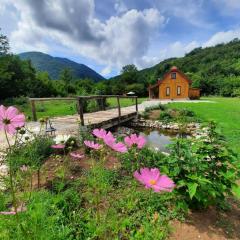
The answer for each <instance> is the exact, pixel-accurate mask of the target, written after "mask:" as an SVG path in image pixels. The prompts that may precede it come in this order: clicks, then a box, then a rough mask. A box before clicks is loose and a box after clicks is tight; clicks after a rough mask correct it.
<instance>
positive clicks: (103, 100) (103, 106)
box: [101, 97, 106, 111]
mask: <svg viewBox="0 0 240 240" xmlns="http://www.w3.org/2000/svg"><path fill="white" fill-rule="evenodd" d="M105 99H106V98H105V97H103V98H101V103H102V109H101V110H103V111H105V110H106V107H105Z"/></svg>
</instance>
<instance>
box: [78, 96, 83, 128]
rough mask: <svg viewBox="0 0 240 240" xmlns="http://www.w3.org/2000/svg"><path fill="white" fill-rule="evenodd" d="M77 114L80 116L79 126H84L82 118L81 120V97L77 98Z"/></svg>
mask: <svg viewBox="0 0 240 240" xmlns="http://www.w3.org/2000/svg"><path fill="white" fill-rule="evenodd" d="M78 113H79V116H80V124H81V126H84V118H83V101H82V98H81V97H78Z"/></svg>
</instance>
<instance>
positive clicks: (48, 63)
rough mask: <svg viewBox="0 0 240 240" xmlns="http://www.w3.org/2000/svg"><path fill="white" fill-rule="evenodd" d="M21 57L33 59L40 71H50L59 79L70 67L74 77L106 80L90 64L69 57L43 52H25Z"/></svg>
mask: <svg viewBox="0 0 240 240" xmlns="http://www.w3.org/2000/svg"><path fill="white" fill-rule="evenodd" d="M19 57H20V58H21V59H23V60H27V59H29V60H31V62H32V65H33V66H34V67H35V68H36V70H37V71H40V72H48V74H49V76H50V78H51V79H54V80H56V79H59V77H60V74H61V71H62V70H63V69H65V68H68V69H70V70H71V71H72V75H73V79H84V78H89V79H92V80H94V81H95V82H98V81H100V80H104V77H102V76H101V75H100V74H98V73H97V72H95V71H94V70H92V69H91V68H89V67H88V66H86V65H84V64H80V63H76V62H74V61H71V60H69V59H67V58H60V57H52V56H50V55H48V54H45V53H42V52H24V53H20V54H19Z"/></svg>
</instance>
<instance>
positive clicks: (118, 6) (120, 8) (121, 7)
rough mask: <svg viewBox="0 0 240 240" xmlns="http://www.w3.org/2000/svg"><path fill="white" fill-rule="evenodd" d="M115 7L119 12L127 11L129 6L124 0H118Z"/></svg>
mask: <svg viewBox="0 0 240 240" xmlns="http://www.w3.org/2000/svg"><path fill="white" fill-rule="evenodd" d="M114 9H115V10H116V12H117V13H118V14H120V13H123V12H126V11H127V10H128V8H127V6H126V5H125V3H124V2H123V1H122V0H117V1H116V2H115V4H114Z"/></svg>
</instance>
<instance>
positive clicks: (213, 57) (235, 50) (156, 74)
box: [112, 39, 240, 96]
mask: <svg viewBox="0 0 240 240" xmlns="http://www.w3.org/2000/svg"><path fill="white" fill-rule="evenodd" d="M239 48H240V40H239V39H235V40H233V41H231V42H229V43H226V44H219V45H216V46H214V47H206V48H196V49H194V50H192V51H191V52H190V53H188V54H186V55H185V56H184V57H181V58H170V59H166V60H164V61H162V62H160V63H159V64H157V65H155V66H153V67H150V68H146V69H143V70H141V71H138V72H137V73H135V75H134V78H132V80H133V79H134V82H131V83H144V85H145V87H146V89H147V86H148V85H149V84H154V83H156V81H157V79H158V78H162V77H163V75H164V74H165V73H166V72H167V71H169V70H170V68H171V67H172V66H177V67H178V68H179V69H180V70H181V71H183V72H184V73H186V74H187V75H188V76H189V78H190V79H191V80H192V81H193V84H192V86H193V87H199V88H200V89H201V92H202V94H203V95H221V94H223V95H224V96H232V92H233V91H231V86H233V85H234V88H233V89H232V90H234V89H235V87H236V88H237V86H238V87H239V81H240V80H239V75H240V63H239V58H240V52H239ZM123 75H124V74H121V75H119V76H116V77H114V78H112V80H113V81H115V82H117V81H122V78H123V79H124V77H123ZM231 78H233V79H234V80H233V81H234V83H233V82H232V80H230V81H228V80H229V79H231ZM145 94H146V93H145Z"/></svg>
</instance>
